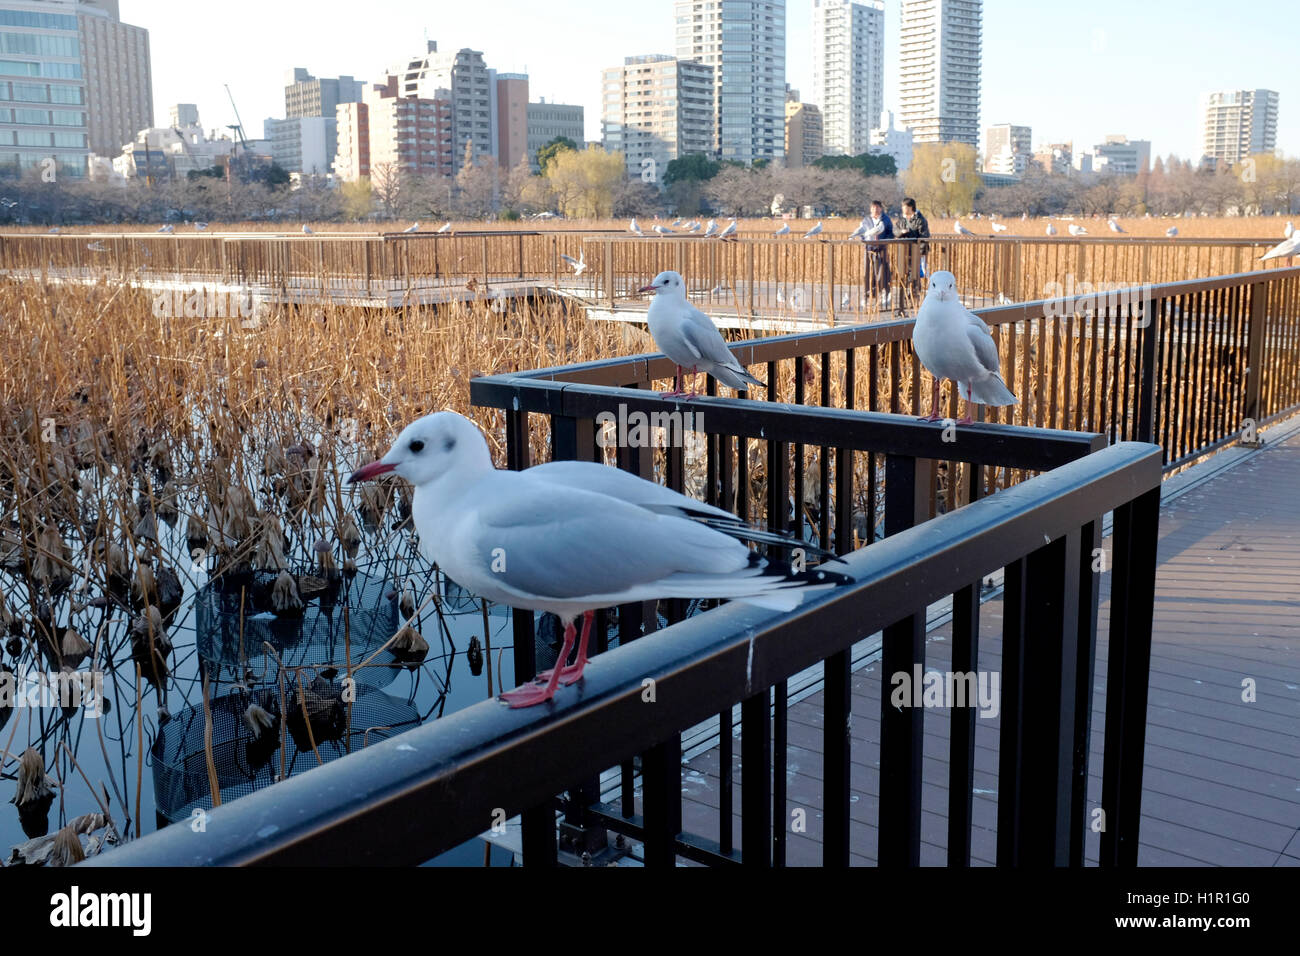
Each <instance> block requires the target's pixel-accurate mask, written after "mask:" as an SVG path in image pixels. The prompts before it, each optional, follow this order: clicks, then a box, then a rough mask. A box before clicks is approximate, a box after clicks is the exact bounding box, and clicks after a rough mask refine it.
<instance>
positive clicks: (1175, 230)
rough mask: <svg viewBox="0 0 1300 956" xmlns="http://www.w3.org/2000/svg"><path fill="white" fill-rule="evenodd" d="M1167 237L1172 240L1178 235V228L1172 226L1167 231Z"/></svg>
mask: <svg viewBox="0 0 1300 956" xmlns="http://www.w3.org/2000/svg"><path fill="white" fill-rule="evenodd" d="M1165 235H1166V236H1168V237H1169V238H1170V239H1172V238H1173V237H1174V236H1176V235H1178V227H1177V226H1170V227H1169V228H1168V229H1166V230H1165Z"/></svg>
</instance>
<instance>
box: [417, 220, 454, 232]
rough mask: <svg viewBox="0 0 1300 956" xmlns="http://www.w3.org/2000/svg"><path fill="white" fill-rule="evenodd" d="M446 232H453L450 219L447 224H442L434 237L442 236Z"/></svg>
mask: <svg viewBox="0 0 1300 956" xmlns="http://www.w3.org/2000/svg"><path fill="white" fill-rule="evenodd" d="M417 225H418V223H417ZM444 232H451V220H450V219H448V220H447V221H446V222H444V223H443V224H442V226H441V227H439V229H438V231H437V232H436V233H434V235H438V236H441V235H442V234H443V233H444Z"/></svg>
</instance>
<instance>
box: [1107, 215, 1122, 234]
mask: <svg viewBox="0 0 1300 956" xmlns="http://www.w3.org/2000/svg"><path fill="white" fill-rule="evenodd" d="M1106 225H1108V226H1110V231H1111V232H1123V231H1124V227H1123V226H1121V225H1120V224H1119V223H1117V222H1116V221H1115V220H1114V219H1113V218H1111V219H1107V220H1106Z"/></svg>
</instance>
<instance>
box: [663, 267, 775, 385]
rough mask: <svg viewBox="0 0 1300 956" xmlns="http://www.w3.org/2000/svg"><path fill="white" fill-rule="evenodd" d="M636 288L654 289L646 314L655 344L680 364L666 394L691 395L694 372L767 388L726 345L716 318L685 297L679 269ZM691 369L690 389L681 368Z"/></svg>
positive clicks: (731, 381) (730, 381)
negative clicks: (686, 384)
mask: <svg viewBox="0 0 1300 956" xmlns="http://www.w3.org/2000/svg"><path fill="white" fill-rule="evenodd" d="M637 291H639V292H653V293H654V294H655V298H654V301H653V302H651V303H650V311H649V313H647V315H646V320H647V324H648V325H649V326H650V335H651V336H652V337H653V338H654V340H655V345H657V346H659V349H660V351H662V352H663V353H664V355H666V356H667V357H668V358H669V360H671V361H672V362H673V363H674V364H675V365H676V366H677V382H676V387H675V388H674V389H673V390H672V391H670V392H664V393H663V397H664V398H679V397H683V396H684V397H686V398H692V397H694V396H695V395H697V394H698V393H697V392H696V391H695V376H696V374H698V373H699V372H703V373H704V374H705V375H712V376H713V377H714V378H716V379H717V380H718V381H719V382H721V383H722V384H723V385H730V386H731V387H732V388H734V389H737V390H741V389H746V388H749V386H751V385H757V386H758V387H759V388H767V386H766V385H765V384H763V383H762V382H761V381H759V380H758V379H756V378H754V376H752V375H750V374H749V373H748V372H747V371H745V368H744V366H743V365H741V364H740V362H739V361H738V360H737V358H736V356H735V355H733V354H732V353H731V349H729V348H727V343H726V341H724V340H723V338H722V333H721V332H719V331H718V328H717V326H715V325H714V324H713V320H712V319H710V318H709V317H708V316H707V315H705V314H704V313H703V312H701V311H700V310H699V309H697V308H695V306H693V305H691V304H690V303H689V302H687V301H686V283H685V281H684V280H683V279H682V277H681V275H680V274H678V273H676V272H661V273H659V274H658V275H657V276H655V278H654V281H653V282H651V283H650V284H649V285H647V286H642V287H641V288H640V289H638V290H637ZM683 368H689V369H690V370H691V391H690V392H689V393H687V392H685V391H683V390H682V369H683Z"/></svg>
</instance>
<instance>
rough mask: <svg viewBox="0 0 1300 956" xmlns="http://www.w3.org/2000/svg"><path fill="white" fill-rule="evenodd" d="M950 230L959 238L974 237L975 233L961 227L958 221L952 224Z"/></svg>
mask: <svg viewBox="0 0 1300 956" xmlns="http://www.w3.org/2000/svg"><path fill="white" fill-rule="evenodd" d="M952 229H953V232H955V233H957V235H959V236H973V235H975V233H973V232H971V231H970V230H969V229H967V228H966V227H965V226H963V225H962V224H961V222H960V221H958V222H955V223H953V226H952Z"/></svg>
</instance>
